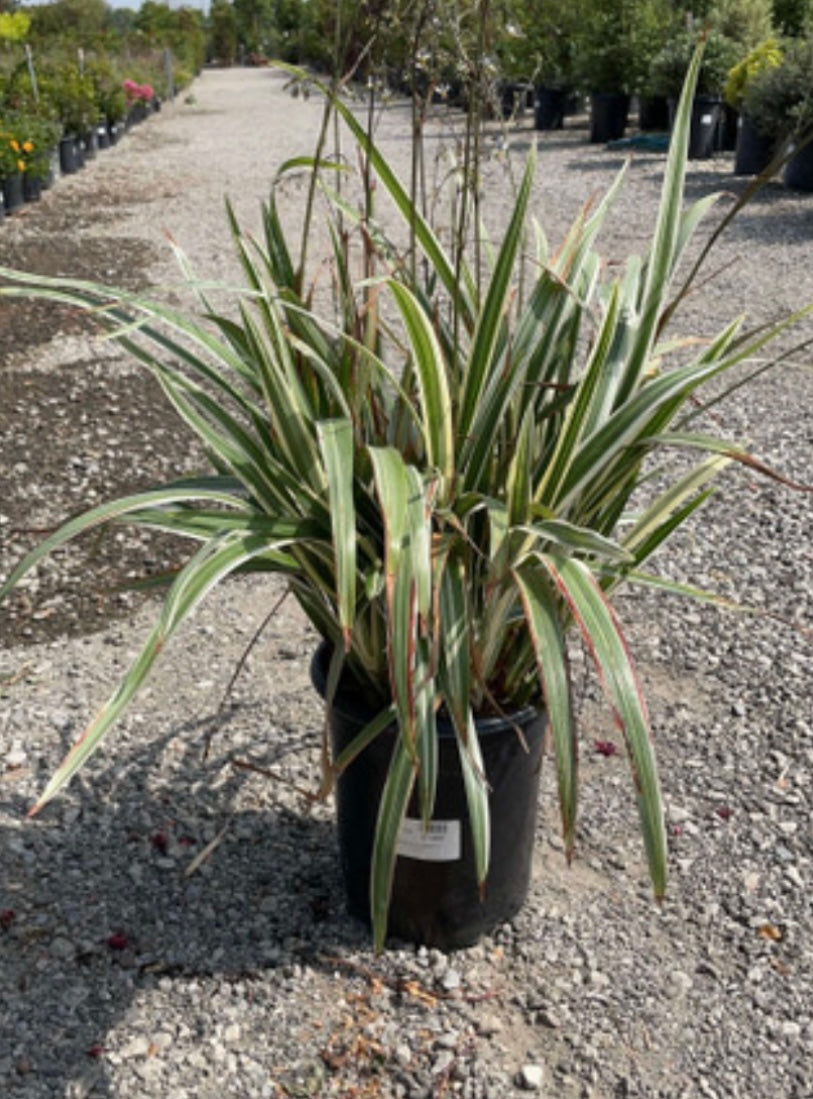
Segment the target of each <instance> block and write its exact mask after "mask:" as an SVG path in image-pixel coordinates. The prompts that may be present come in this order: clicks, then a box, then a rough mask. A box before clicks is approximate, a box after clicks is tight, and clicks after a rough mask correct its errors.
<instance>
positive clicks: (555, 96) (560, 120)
mask: <svg viewBox="0 0 813 1099" xmlns="http://www.w3.org/2000/svg"><path fill="white" fill-rule="evenodd" d="M566 105H567V91H566V90H565V89H564V88H546V87H538V88H537V89H536V98H535V100H534V129H535V130H561V129H562V128H563V127H564V124H565V107H566Z"/></svg>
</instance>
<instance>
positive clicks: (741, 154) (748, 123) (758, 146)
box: [723, 38, 782, 175]
mask: <svg viewBox="0 0 813 1099" xmlns="http://www.w3.org/2000/svg"><path fill="white" fill-rule="evenodd" d="M781 62H782V48H781V46H780V45H779V42H778V41H777V39H776V38H768V39H766V40H765V41H764V42H761V43H760V44H759V45H758V46H756V47H755V48H754V49H753V50H751V51H750V52H749V53H747V54H746V55H745V57H743V58H742V60H741V61H738V62H737V64H736V65H734V67H733V68H732V69H731V70H730V71H729V74H728V78H727V80H726V82H725V87H724V89H723V94H724V96H725V101H726V103H727V104H728V105H729V106H730V107H731V108H732V109H733V110H734V111H736V112H737V118H738V126H737V148H736V156H735V159H734V174H735V175H759V173H760V172H761V171H762V170H763V169H764V168H767V166H768V164H769V163H770V162H771V160H772V159H773V156H774V154H775V152H776V137H775V136H774V135H773V134H770V133H767V134H763V133H762V132H761V130H760V129H759V128H758V127H757V126H756V125H755V124H754V121H753V119H752V118H751V115H750V114H749V113H748V112H747V111H746V110H743V103H744V100H745V94H746V92H747V90H748V85H749V83H750V82H751V81H752V80H753V79H754V77H755V76H757V75H758V74H759V73H761V72H766V71H769V70H770V69H775V68H776V67H777V66H778V65H780V64H781Z"/></svg>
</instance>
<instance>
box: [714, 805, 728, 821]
mask: <svg viewBox="0 0 813 1099" xmlns="http://www.w3.org/2000/svg"><path fill="white" fill-rule="evenodd" d="M714 812H715V813H716V814H717V816H718V817H719V818H720V820H728V819H729V817H730V816H731V814H732V813H733V809H732V808H731V806H730V805H718V806H717V808H716V809H715V810H714Z"/></svg>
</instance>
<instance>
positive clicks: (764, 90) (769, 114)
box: [742, 38, 813, 138]
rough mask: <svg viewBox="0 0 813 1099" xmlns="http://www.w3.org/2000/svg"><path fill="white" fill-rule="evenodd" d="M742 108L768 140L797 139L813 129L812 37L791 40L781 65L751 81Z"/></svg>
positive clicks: (765, 71) (759, 74)
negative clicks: (772, 138) (771, 138)
mask: <svg viewBox="0 0 813 1099" xmlns="http://www.w3.org/2000/svg"><path fill="white" fill-rule="evenodd" d="M742 109H743V111H744V112H745V113H746V114H747V115H748V117H749V118H750V119H751V120H752V121H753V123H754V125H755V126H756V128H757V130H758V131H759V132H760V133H761V134H763V135H764V136H765V137H774V138H785V137H790V138H798V137H800V136H802V135H804V134H806V133H807V132H808V131H810V130H811V129H813V38H803V39H795V40H794V39H790V40H788V44H787V47H786V49H785V54H784V57H783V59H782V62H781V64H779V65H776V66H774V67H772V68H767V69H763V70H762V71H761V72H759V73H757V74H756V75H755V76H754V77H753V79H752V80H750V81H749V82H748V85H747V87H746V90H745V95H744V97H743V103H742Z"/></svg>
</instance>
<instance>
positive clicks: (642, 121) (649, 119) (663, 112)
mask: <svg viewBox="0 0 813 1099" xmlns="http://www.w3.org/2000/svg"><path fill="white" fill-rule="evenodd" d="M638 129H639V130H643V131H644V132H645V133H665V132H666V131H667V130H668V129H669V100H668V99H667V98H666V96H665V95H642V96H640V97H639V99H638Z"/></svg>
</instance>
